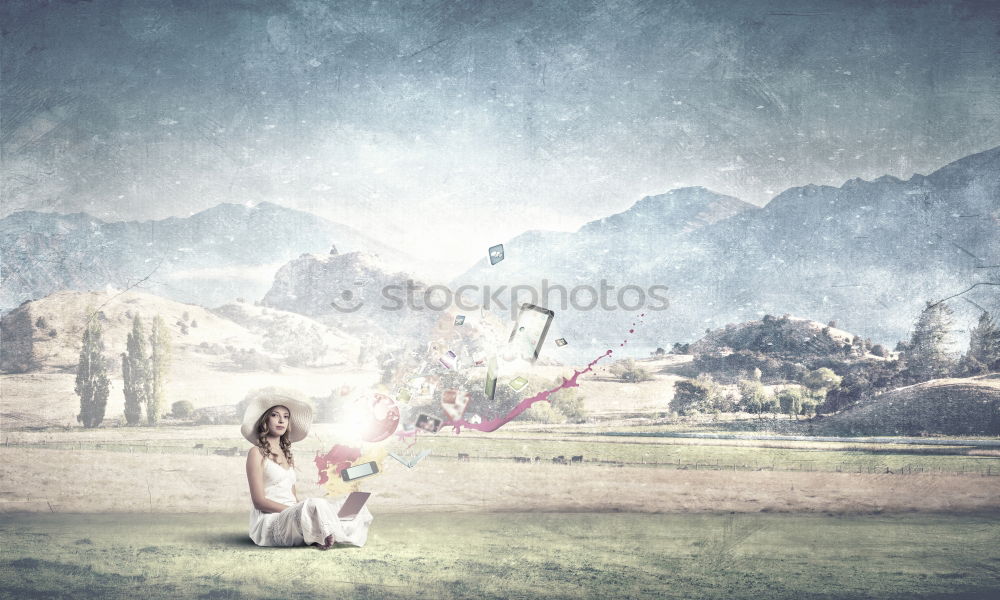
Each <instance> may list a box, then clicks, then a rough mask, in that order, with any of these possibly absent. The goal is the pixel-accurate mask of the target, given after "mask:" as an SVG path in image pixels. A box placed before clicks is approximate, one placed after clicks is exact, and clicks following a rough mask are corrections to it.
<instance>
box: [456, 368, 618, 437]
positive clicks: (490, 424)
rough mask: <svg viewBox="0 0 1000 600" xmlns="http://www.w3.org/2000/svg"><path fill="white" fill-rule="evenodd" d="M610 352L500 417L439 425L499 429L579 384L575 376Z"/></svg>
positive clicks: (478, 429) (479, 429)
mask: <svg viewBox="0 0 1000 600" xmlns="http://www.w3.org/2000/svg"><path fill="white" fill-rule="evenodd" d="M611 353H612V351H611V350H608V351H607V352H605V353H604V354H602V355H600V356H598V357H597V358H595V359H594V360H592V361H590V363H589V364H588V365H587V367H586V368H585V369H583V370H582V371H577V370H575V369H574V370H573V376H572V377H570V378H569V379H567V380H565V381H563V382H562V383H561V384H560V385H559V386H558V387H555V388H552V389H551V390H545V391H544V392H539V393H537V394H535V395H534V396H532V397H530V398H525V399H524V400H521V402H519V403H518V405H517V406H515V407H514V408H512V409H511V411H510V412H509V413H507V414H506V415H504V416H502V417H497V418H496V419H490V420H488V421H483V422H482V423H470V422H468V421H466V420H465V419H459V420H457V421H445V422H444V424H443V425H441V426H442V427H444V426H446V425H451V426H452V427H454V428H455V433H461V432H462V427H466V428H468V429H474V430H476V431H484V432H487V433H488V432H491V431H496V430H497V429H500V428H501V427H503V426H504V425H506V424H507V423H510V422H511V421H512V420H514V419H515V418H517V416H518V415H520V414H521V413H523V412H524V411H526V410H528V408H529V407H530V406H531V405H532V404H534V403H535V402H541V401H542V400H548V399H549V396H551V395H552V394H554V393H555V392H558V391H559V390H561V389H565V388H571V387H578V386H579V385H580V384H578V383H577V382H576V378H577V377H579V376H580V375H583V374H584V373H587V372H588V371H592V370H594V365H596V364H597V362H598V361H600V360H601V359H603V358H604V357H606V356H611Z"/></svg>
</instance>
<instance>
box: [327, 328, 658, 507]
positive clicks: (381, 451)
mask: <svg viewBox="0 0 1000 600" xmlns="http://www.w3.org/2000/svg"><path fill="white" fill-rule="evenodd" d="M639 316H640V317H644V316H645V313H643V314H641V315H639ZM632 327H633V328H632V329H629V330H628V332H629V333H630V334H632V333H635V329H634V327H635V323H632ZM627 343H628V340H627V339H626V340H623V341H622V343H621V344H619V346H621V347H624V346H625V345H626V344H627ZM613 352H614V351H613V350H610V349H609V350H607V351H605V352H604V354H602V355H600V356H598V357H597V358H595V359H594V360H592V361H590V362H589V363H587V366H586V367H584V368H583V369H580V370H576V369H574V370H573V375H572V376H571V377H569V378H568V379H564V380H563V382H562V383H561V384H559V385H558V386H556V387H554V388H552V389H548V390H544V391H541V392H539V393H537V394H535V395H534V396H531V397H530V398H525V399H524V400H521V402H519V403H518V404H517V406H515V407H514V408H512V409H511V410H510V411H509V412H508V413H507V414H506V415H504V416H502V417H497V418H495V419H489V420H486V421H481V422H476V423H473V422H470V421H468V420H466V419H449V420H446V421H445V422H444V423H443V424H442V427H444V426H446V425H450V426H451V427H452V428H453V429H454V430H455V433H456V434H459V433H461V432H462V428H463V427H465V428H468V429H473V430H475V431H482V432H485V433H490V432H493V431H496V430H497V429H500V428H501V427H503V426H504V425H506V424H507V423H510V422H511V421H513V420H514V419H516V418H517V417H518V416H519V415H521V414H522V413H523V412H524V411H526V410H528V409H529V408H530V407H531V405H533V404H535V403H536V402H542V401H548V399H549V397H550V396H551V395H552V394H554V393H556V392H558V391H559V390H563V389H568V388H572V387H579V385H580V384H579V383H577V379H578V378H579V377H580V375H583V374H584V373H589V372H591V371H593V370H594V366H595V365H596V364H597V363H598V362H600V361H601V360H603V359H604V358H606V357H608V356H611V355H612V353H613ZM418 377H419V376H418ZM411 379H413V378H411ZM376 397H377V398H376V403H375V404H368V403H365V402H354V403H353V404H352V406H351V407H350V408H349V409H348V412H347V413H346V414H345V415H344V416H345V418H344V421H343V423H342V427H341V428H338V429H340V430H341V432H342V433H343V434H345V437H344V438H343V439H347V440H350V441H352V442H354V444H353V445H342V444H337V445H335V446H333V448H331V449H330V451H329V452H327V453H326V454H323V455H321V454H319V453H318V452H317V454H316V457H315V459H314V461H315V463H316V467H317V469H319V485H321V486H324V487H325V489H326V491H327V493H328V494H329V495H331V496H340V495H343V494H347V493H350V492H352V491H357V490H358V488H359V487H360V485H361V482H363V481H364V480H363V479H362V480H358V481H352V482H345V481H343V480H342V479H341V477H340V473H341V471H343V470H344V469H346V468H348V467H351V466H353V465H358V464H362V463H366V462H371V461H374V462H375V463H376V464H378V466H379V471H380V472H381V470H382V463H383V461H384V460H385V459H386V457H387V456H388V454H389V453H388V450H386V449H385V442H382V441H381V440H383V439H384V437H381V434H382V433H385V437H389V436H390V435H393V434H394V435H395V438H396V441H398V442H404V441H405V440H406V439H407V438H413V439H412V441H411V442H410V443H409V444H408V445H407V446H406V447H407V448H411V447H413V446H414V445H415V444H416V443H417V430H416V429H412V430H409V431H406V430H402V431H399V430H397V429H396V427H392V429H391V430H388V431H386V429H388V428H387V427H386V429H381V428H380V431H378V432H377V433H378V434H379V436H376V437H378V439H377V440H375V439H369V440H368V441H376V442H380V443H374V444H364V443H363V440H365V438H366V437H368V438H371V437H372V434H373V433H374V432H373V430H372V427H373V423H374V424H375V425H376V426H377V425H378V424H379V423H385V422H386V421H387V420H388V419H386V417H387V416H389V414H388V413H391V412H392V410H391V409H390V410H386V408H387V405H386V403H385V402H384V401H382V398H385V396H383V395H382V394H376ZM386 399H388V398H386ZM379 405H381V406H379ZM389 405H391V406H392V408H396V406H395V404H394V403H392V402H391V399H390V402H389ZM373 408H380V409H382V410H379V411H378V413H377V414H376V413H374V412H373ZM383 413H386V414H383ZM373 419H374V421H373ZM395 420H396V423H398V420H399V412H398V409H397V410H396V412H395ZM366 433H367V434H368V435H367V436H366ZM366 446H367V448H366V450H365V451H364V452H363V451H362V448H364V447H366Z"/></svg>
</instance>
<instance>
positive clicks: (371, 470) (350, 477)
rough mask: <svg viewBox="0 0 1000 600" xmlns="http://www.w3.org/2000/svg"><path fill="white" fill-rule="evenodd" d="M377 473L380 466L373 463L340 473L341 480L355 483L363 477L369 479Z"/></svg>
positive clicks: (355, 466)
mask: <svg viewBox="0 0 1000 600" xmlns="http://www.w3.org/2000/svg"><path fill="white" fill-rule="evenodd" d="M376 473H378V464H376V463H375V461H372V462H366V463H364V464H361V465H354V466H353V467H348V468H346V469H344V470H343V471H341V472H340V478H341V479H343V480H344V481H354V480H355V479H361V478H362V477H368V476H369V475H374V474H376Z"/></svg>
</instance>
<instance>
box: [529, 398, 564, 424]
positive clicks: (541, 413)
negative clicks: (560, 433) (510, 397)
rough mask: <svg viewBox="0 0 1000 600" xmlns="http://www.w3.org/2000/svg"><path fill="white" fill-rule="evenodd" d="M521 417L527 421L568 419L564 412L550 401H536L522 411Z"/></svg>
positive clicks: (553, 421)
mask: <svg viewBox="0 0 1000 600" xmlns="http://www.w3.org/2000/svg"><path fill="white" fill-rule="evenodd" d="M521 418H522V419H523V420H525V421H534V422H536V423H562V422H563V421H565V420H566V418H565V417H564V416H563V414H562V413H560V412H559V411H557V410H556V409H554V408H553V407H552V404H551V403H549V402H544V401H543V402H535V403H534V404H532V405H531V406H529V407H528V410H526V411H524V413H522V415H521Z"/></svg>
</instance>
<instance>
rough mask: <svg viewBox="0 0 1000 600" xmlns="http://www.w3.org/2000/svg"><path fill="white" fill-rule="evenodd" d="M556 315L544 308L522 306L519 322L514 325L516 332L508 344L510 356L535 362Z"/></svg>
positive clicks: (511, 334)
mask: <svg viewBox="0 0 1000 600" xmlns="http://www.w3.org/2000/svg"><path fill="white" fill-rule="evenodd" d="M555 314H556V313H554V312H552V311H551V310H549V309H547V308H545V307H543V306H535V305H534V304H528V303H524V304H522V305H521V311H520V312H519V313H518V314H517V322H515V323H514V331H512V332H511V333H510V341H509V342H507V351H508V352H507V353H508V355H513V357H514V358H519V359H522V360H526V361H528V362H535V359H536V358H538V353H539V352H541V350H542V343H544V342H545V336H546V334H548V332H549V325H550V324H551V323H552V317H554V316H555Z"/></svg>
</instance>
